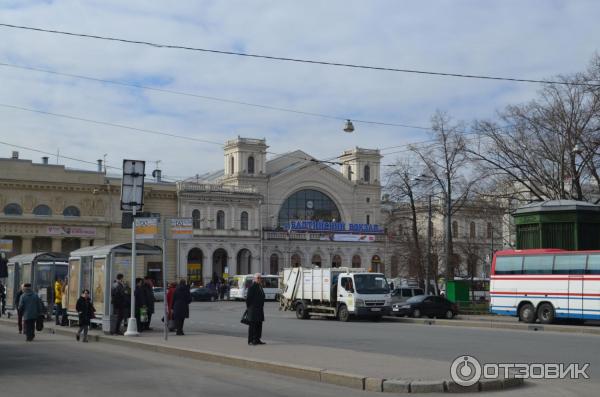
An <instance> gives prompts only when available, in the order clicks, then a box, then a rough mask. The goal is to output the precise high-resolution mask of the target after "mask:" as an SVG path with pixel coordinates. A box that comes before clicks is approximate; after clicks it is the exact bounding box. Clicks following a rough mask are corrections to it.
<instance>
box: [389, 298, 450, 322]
mask: <svg viewBox="0 0 600 397" xmlns="http://www.w3.org/2000/svg"><path fill="white" fill-rule="evenodd" d="M457 313H458V307H457V306H456V304H455V303H453V302H450V301H449V300H448V299H446V298H444V297H443V296H434V295H418V296H414V297H412V298H410V299H409V300H407V301H406V302H404V303H396V304H394V305H393V306H392V314H394V315H396V316H410V317H423V316H427V317H430V318H431V317H437V318H448V319H450V318H453V317H454V316H456V314H457Z"/></svg>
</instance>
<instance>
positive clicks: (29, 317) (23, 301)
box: [17, 283, 44, 342]
mask: <svg viewBox="0 0 600 397" xmlns="http://www.w3.org/2000/svg"><path fill="white" fill-rule="evenodd" d="M17 310H20V311H21V312H23V321H24V322H25V336H26V338H27V339H26V340H27V342H31V341H32V340H33V338H35V322H36V320H37V319H38V318H39V317H40V316H43V314H44V305H43V303H42V300H41V299H40V298H39V297H38V295H37V294H36V293H35V292H33V290H32V289H31V284H30V283H26V284H24V285H23V295H21V298H20V299H19V307H18V309H17Z"/></svg>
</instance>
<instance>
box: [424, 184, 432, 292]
mask: <svg viewBox="0 0 600 397" xmlns="http://www.w3.org/2000/svg"><path fill="white" fill-rule="evenodd" d="M428 201H429V209H428V212H429V214H428V217H427V267H426V268H425V295H429V269H431V238H432V234H433V233H432V230H431V193H430V194H429V200H428Z"/></svg>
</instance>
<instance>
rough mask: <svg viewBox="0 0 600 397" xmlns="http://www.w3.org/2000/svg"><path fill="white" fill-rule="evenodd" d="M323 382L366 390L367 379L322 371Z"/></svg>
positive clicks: (360, 376)
mask: <svg viewBox="0 0 600 397" xmlns="http://www.w3.org/2000/svg"><path fill="white" fill-rule="evenodd" d="M286 365H287V364H286ZM321 382H323V383H330V384H334V385H338V386H345V387H351V388H353V389H359V390H365V377H364V376H362V375H355V374H348V373H345V372H338V371H330V370H327V369H326V370H323V371H321Z"/></svg>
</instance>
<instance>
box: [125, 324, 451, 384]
mask: <svg viewBox="0 0 600 397" xmlns="http://www.w3.org/2000/svg"><path fill="white" fill-rule="evenodd" d="M130 339H131V340H132V342H135V343H148V344H151V345H155V346H172V347H178V348H182V349H186V350H201V351H204V352H207V351H209V352H212V353H216V354H223V355H231V356H239V357H245V358H250V359H258V360H265V361H276V362H283V363H289V364H292V365H297V366H306V367H317V368H321V369H327V370H333V371H340V372H346V373H353V374H361V375H364V376H367V377H374V378H384V379H394V378H398V379H425V380H433V379H445V378H449V376H450V365H451V363H449V362H445V361H435V360H427V359H420V358H413V357H402V356H394V355H389V354H379V353H367V352H359V351H355V350H352V346H348V348H347V349H339V348H331V347H321V346H310V345H301V344H289V343H283V342H272V341H269V340H268V339H266V340H265V341H266V342H267V344H266V345H260V346H249V345H248V341H247V339H246V338H240V337H233V336H224V335H214V334H206V333H200V332H186V334H185V336H176V335H174V334H169V339H168V341H165V340H164V339H163V334H162V332H157V331H153V332H144V333H142V335H141V336H140V337H139V338H130ZM398 343H409V342H408V341H404V342H402V341H398Z"/></svg>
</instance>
